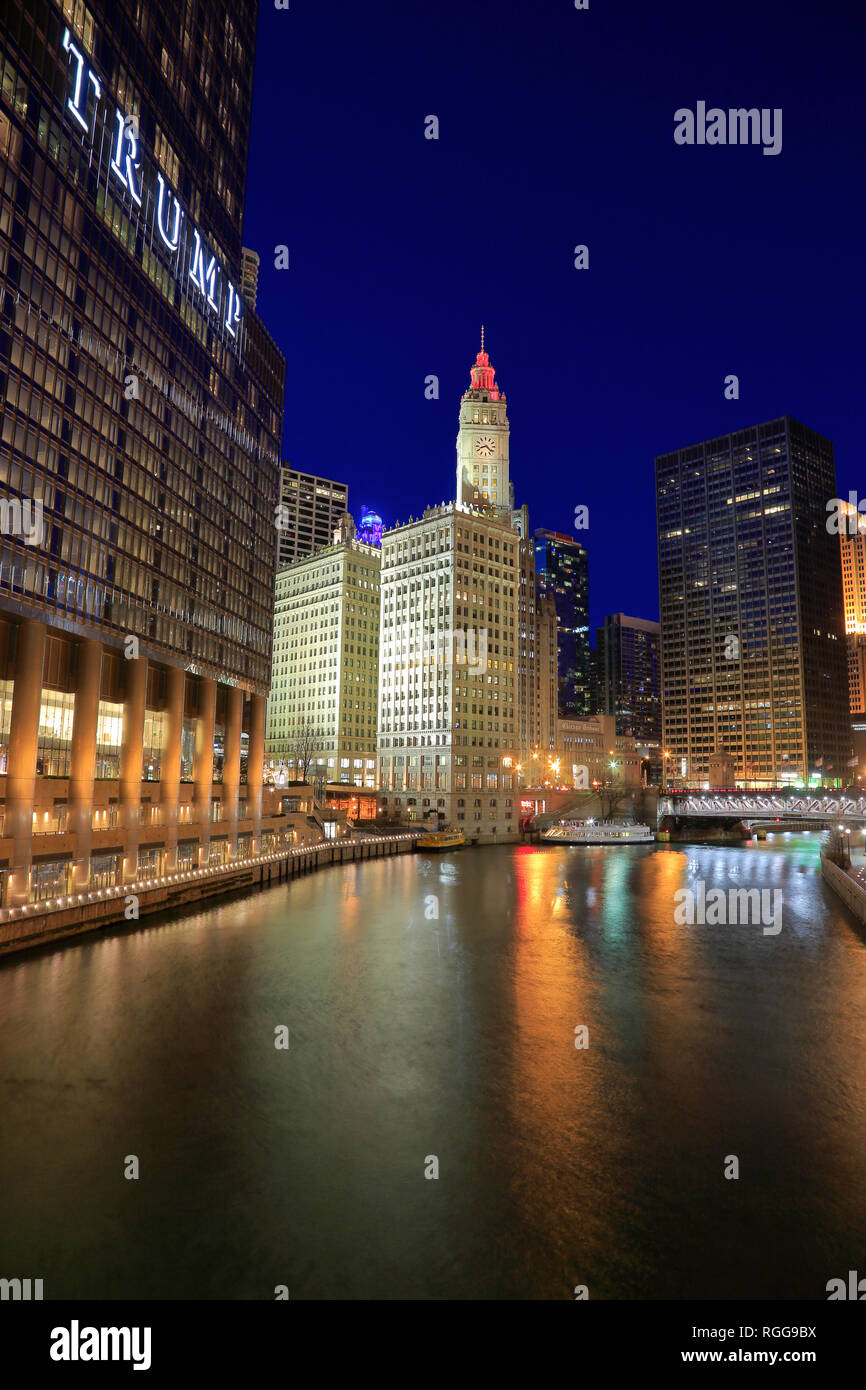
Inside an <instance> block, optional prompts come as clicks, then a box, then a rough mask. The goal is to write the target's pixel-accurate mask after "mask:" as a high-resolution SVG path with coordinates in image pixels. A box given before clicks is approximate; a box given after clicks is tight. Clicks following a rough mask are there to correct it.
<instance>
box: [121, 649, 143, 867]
mask: <svg viewBox="0 0 866 1390" xmlns="http://www.w3.org/2000/svg"><path fill="white" fill-rule="evenodd" d="M123 671H124V677H125V690H124V695H123V743H122V745H121V749H120V789H119V790H120V808H121V823H122V825H123V827H124V832H125V845H124V856H123V882H124V883H134V882H135V880H136V879H137V878H138V845H139V840H140V838H141V836H140V825H141V822H140V820H139V815H140V811H141V767H142V762H143V761H144V710H145V704H146V701H147V657H146V656H138V657H136V658H135V659H134V660H130V661H126V662H124V667H123Z"/></svg>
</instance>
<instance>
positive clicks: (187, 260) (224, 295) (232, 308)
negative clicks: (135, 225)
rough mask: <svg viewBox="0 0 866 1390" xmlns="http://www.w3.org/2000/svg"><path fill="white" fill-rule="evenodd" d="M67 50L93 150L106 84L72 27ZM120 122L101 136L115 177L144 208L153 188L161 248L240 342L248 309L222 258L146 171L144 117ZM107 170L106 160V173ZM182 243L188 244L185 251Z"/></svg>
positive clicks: (73, 95)
mask: <svg viewBox="0 0 866 1390" xmlns="http://www.w3.org/2000/svg"><path fill="white" fill-rule="evenodd" d="M63 47H64V49H65V50H66V52H67V53H68V55H69V66H68V78H69V94H68V96H67V100H66V109H67V110H68V111H69V112H70V113H71V115H72V118H73V120H74V121H75V124H76V125H77V126H78V128H79V130H80V131H84V132H85V134H86V135H87V137H88V140H89V142H90V145H91V146H93V145H94V144H96V143H97V133H98V132H97V116H98V114H99V108H100V103H101V101H102V85H101V83H100V80H99V78H98V77H97V76H96V73H95V72H94V71H93V69H92V68H91V67H90V65H89V64H88V63H87V61H86V59H85V57H84V53H83V51H82V49H81V48H79V47H78V46H77V45H76V43H75V41H74V39H73V37H72V34H71V31H70V30H69V29H66V30H64V33H63ZM91 89H92V90H93V94H94V97H95V102H94V106H93V112H92V120H88V111H89V106H90V92H91ZM114 119H115V128H114V130H109V129H108V127H109V126H110V125H111V122H110V119H104V120H103V123H102V125H101V126H100V127H99V133H100V134H102V133H104V134H105V135H106V136H107V139H108V143H109V150H108V152H109V154H110V155H111V158H110V162H109V177H111V178H113V179H114V180H115V181H116V182H117V183H118V184H120V186H121V187H122V188H125V189H126V191H127V193H128V194H129V196H130V198H131V199H132V201H133V202H134V203H135V204H136V205H137V206H138V207H139V208H140V207H141V206H142V192H143V187H145V188H146V189H147V193H148V197H147V201H146V207H147V208H148V214H147V215H148V218H149V219H150V218H152V220H153V222H155V223H156V234H157V235H156V239H155V244H156V245H157V246H158V247H161V248H162V251H163V254H164V255H166V258H168V257H175V256H177V257H178V263H177V264H176V266H175V274H176V275H182V274H183V270H182V267H183V266H185V265H187V264H188V265H189V278H190V279H191V280H192V281H193V283H194V284H195V286H196V288H197V289H198V290H199V291H200V293H201V294H202V296H203V297H204V298H205V299H206V301H207V305H208V308H209V309H210V310H212V311H213V312H214V313H215V314H221V315H222V328H223V329H224V330H226V331H227V332H228V333H229V335H230V336H231V337H232V338H235V339H236V338H237V336H238V326H239V324H240V321H241V312H242V308H243V301H242V299H241V297H240V295H239V294H238V292H237V290H236V289H235V287H234V285H233V284H232V283H231V281H230V280H229V279H228V277H227V275H225V273H224V271H223V267H222V266H221V265H220V264H219V262H218V261H217V258H216V256H215V255H210V254H209V252H208V248H207V246H206V245H205V244H204V243H203V241H202V238H201V235H200V233H199V231H198V229H197V228H196V227H195V226H194V225H193V224H192V223H191V222H187V226H188V230H187V231H186V233H185V234H184V223H185V221H186V218H185V213H184V210H183V208H182V207H181V204H180V200H179V199H178V197H177V196H176V194H174V193H173V192H172V190H171V188H170V186H169V184H168V183H167V181H166V180H165V178H163V175H162V174H161V173H160V172H159V170H157V169H156V168H154V166H153V165H150V166H148V165H147V164H145V166H144V171H143V172H142V157H141V148H140V141H139V130H138V122H139V118H138V115H137V114H136V113H133V114H132V115H129V116H127V115H124V113H123V112H122V111H121V110H120V108H119V107H115V113H114ZM100 148H101V147H100ZM100 161H101V155H100ZM101 170H102V165H101V162H100V173H101ZM151 209H152V211H151ZM152 231H153V228H151V232H152ZM182 240H183V241H184V243H185V244H184V248H183V251H181V241H182ZM190 241H191V242H192V245H191V247H190ZM223 284H224V285H225V288H224V289H223ZM217 322H219V320H217Z"/></svg>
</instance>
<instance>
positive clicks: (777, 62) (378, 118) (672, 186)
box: [244, 0, 866, 627]
mask: <svg viewBox="0 0 866 1390" xmlns="http://www.w3.org/2000/svg"><path fill="white" fill-rule="evenodd" d="M864 59H866V3H864V0H822V3H821V4H816V3H814V0H808V2H807V0H726V3H724V4H723V3H721V0H714V2H712V3H711V0H683V3H681V4H672V3H669V0H645V3H637V0H590V9H589V10H588V11H577V10H575V9H574V7H573V2H572V0H534V3H533V0H525V3H519V4H518V3H514V0H472V3H469V4H466V3H457V0H439V3H435V4H432V3H429V0H425V2H424V3H419V2H418V0H368V3H364V4H358V3H355V0H352V2H351V3H328V4H325V3H322V0H291V8H290V9H289V10H288V11H277V10H275V9H274V7H273V4H272V3H271V0H260V13H259V31H258V49H257V55H256V78H255V96H254V107H253V127H252V140H251V149H250V168H249V184H248V190H247V207H246V221H245V228H244V241H245V244H247V245H250V246H253V247H255V248H256V249H257V250H259V252H260V254H261V256H262V269H261V274H260V280H259V304H258V307H259V312H260V314H261V316H262V318H263V319H264V321H265V323H266V325H267V327H268V328H269V330H270V331H271V333H272V334H273V336H274V338H275V339H276V341H277V342H278V344H279V346H280V348H281V349H282V351H283V352H284V353H285V355H286V362H287V374H286V413H285V432H284V457H285V458H286V459H288V460H289V461H290V462H291V463H292V465H293V466H294V467H297V468H302V469H304V470H307V471H309V472H312V473H320V474H323V475H324V476H326V477H330V478H339V479H345V480H347V481H348V483H349V485H350V498H349V500H350V506H351V509H352V511H353V512H354V513H355V515H356V516H358V515H359V514H360V509H361V503H362V502H366V503H367V504H368V505H372V506H375V507H376V508H377V509H378V510H379V511H381V512H382V514H383V516H384V517H385V521H386V525H387V524H390V523H393V521H395V520H397V519H399V520H406V519H407V518H408V516H409V515H410V513H411V514H412V515H416V516H417V515H418V514H419V513H420V512H421V511H422V510H423V508H424V506H425V505H426V504H427V503H430V502H440V501H442V500H444V499H447V498H452V497H453V496H454V487H455V452H454V443H455V438H456V433H457V412H458V404H459V397H460V394H461V392H462V391H463V390H464V389H465V387H466V386H467V385H468V382H469V366H470V363H471V362H472V361H473V360H474V356H475V353H476V352H477V350H478V337H479V325H480V324H481V322H482V321H483V322H484V323H485V324H486V331H487V345H488V348H489V350H490V354H491V360H492V361H493V363H494V365H495V367H496V370H497V376H498V380H499V384H500V386H501V387H502V388H503V389H504V390H505V391H506V393H507V396H508V407H509V417H510V420H511V476H512V479H513V480H514V484H515V492H516V498H517V501H518V503H520V502H523V501H526V502H528V503H529V507H530V522H531V524H532V525H533V527H535V526H546V527H550V528H552V529H557V530H563V531H570V530H571V529H572V524H573V515H574V508H575V506H576V505H578V504H580V503H585V504H586V505H588V506H589V509H590V528H589V531H588V532H582V533H580V539H581V540H583V541H584V542H585V544H586V545H587V546H588V548H589V552H590V591H591V604H592V614H591V620H592V624H593V627H594V626H595V624H597V623H598V622H599V621H600V619H601V618H602V616H603V615H604V614H605V613H609V612H616V611H618V610H620V609H621V610H624V611H625V612H628V613H633V614H637V615H638V616H643V617H657V616H658V597H657V579H656V549H655V501H654V492H653V458H654V456H655V455H656V454H657V453H662V452H665V451H666V450H669V449H673V448H677V447H679V446H683V445H686V444H691V443H694V442H697V441H698V440H701V439H705V438H710V437H712V436H714V435H716V434H721V433H724V432H726V431H728V430H730V429H737V428H740V427H741V426H743V425H748V424H754V423H756V422H757V421H760V420H766V419H771V418H773V417H775V416H778V415H782V414H786V413H787V414H791V415H794V416H795V417H797V418H799V419H800V420H802V421H803V422H804V423H805V424H807V425H809V426H811V427H812V428H813V429H817V430H820V431H821V432H822V433H824V434H826V435H829V437H830V438H831V439H832V440H833V441H834V444H835V446H836V463H837V471H838V477H839V487H840V494H841V495H843V496H844V495H846V494H847V490H848V488H849V487H852V488H858V489H860V491H861V492H862V491H863V490H864V489H866V472H864V467H863V463H864V458H866V448H864V445H866V438H864V435H866V428H864V423H866V422H864V404H863V401H864V391H863V387H864V380H866V376H864V365H866V364H864V358H866V351H864V317H866V315H864V307H866V306H864V298H866V296H864V274H863V268H862V267H863V256H864V254H866V236H864V230H866V229H864V220H866V219H864V203H866V194H864V190H866V167H864V165H866V161H864V153H863V146H864V140H866V109H864V106H866V103H864V96H863V80H862V75H863V70H864ZM698 100H705V101H706V102H707V105H708V106H719V107H723V108H728V107H738V106H745V107H751V106H757V107H782V109H783V113H784V115H783V149H782V153H781V154H779V155H778V156H776V157H771V156H765V155H763V154H762V152H761V149H760V147H751V146H750V147H736V146H735V147H706V146H705V147H703V148H699V147H692V148H684V147H680V146H677V145H675V143H674V139H673V129H674V120H673V117H674V111H675V110H676V109H677V108H678V107H685V106H688V107H691V108H692V109H694V107H695V105H696V103H697V101H698ZM429 114H435V115H437V116H438V117H439V121H440V138H439V140H438V141H428V140H425V139H424V118H425V116H427V115H429ZM281 243H284V244H286V245H287V246H288V247H289V252H290V260H291V265H290V269H289V270H282V271H279V270H276V269H275V268H274V253H273V247H274V246H275V245H278V244H281ZM577 243H586V244H588V246H589V249H590V268H589V270H588V271H582V272H579V271H576V270H574V269H573V256H572V248H573V247H574V246H575V245H576V244H577ZM732 372H733V373H736V374H737V375H738V376H739V378H740V399H739V400H738V401H726V400H725V399H724V397H723V382H724V377H725V376H726V374H728V373H732ZM431 373H435V374H436V375H437V376H438V377H439V381H440V397H439V400H438V401H427V400H425V399H424V378H425V377H426V376H427V375H428V374H431Z"/></svg>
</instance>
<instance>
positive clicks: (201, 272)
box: [189, 227, 219, 309]
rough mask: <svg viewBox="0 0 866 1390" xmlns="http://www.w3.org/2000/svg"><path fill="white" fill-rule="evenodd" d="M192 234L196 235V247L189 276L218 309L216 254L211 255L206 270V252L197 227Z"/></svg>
mask: <svg viewBox="0 0 866 1390" xmlns="http://www.w3.org/2000/svg"><path fill="white" fill-rule="evenodd" d="M192 234H193V236H194V237H195V248H194V250H193V253H192V265H191V266H190V268H189V278H190V279H191V280H194V281H195V283H196V285H197V286H198V288H199V289H200V290H201V292H202V294H206V295H207V302H208V304H209V305H210V306H211V308H212V309H218V308H219V301H218V300H217V299H216V298H215V297H214V287H215V285H216V275H217V263H216V256H211V258H210V260H209V262H208V267H207V270H205V268H204V252H203V251H202V249H201V237H200V236H199V234H198V229H197V228H196V227H193V229H192Z"/></svg>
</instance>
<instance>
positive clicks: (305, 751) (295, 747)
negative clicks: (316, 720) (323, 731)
mask: <svg viewBox="0 0 866 1390" xmlns="http://www.w3.org/2000/svg"><path fill="white" fill-rule="evenodd" d="M318 739H319V731H318V729H317V728H316V726H315V724H313V723H312V721H311V720H309V719H302V720H301V722H300V723H299V724H296V725H295V730H294V734H293V736H292V743H291V754H292V757H293V758H294V761H295V770H296V773H297V775H298V779H299V781H301V782H306V780H307V772H308V770H309V766H310V763H311V762H312V761H313V754H314V753H315V751H316V744H317V742H318Z"/></svg>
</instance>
